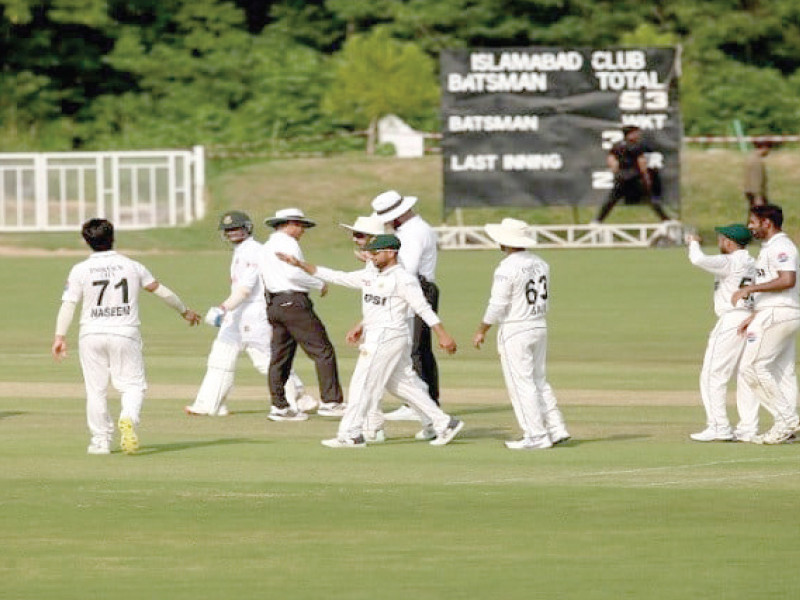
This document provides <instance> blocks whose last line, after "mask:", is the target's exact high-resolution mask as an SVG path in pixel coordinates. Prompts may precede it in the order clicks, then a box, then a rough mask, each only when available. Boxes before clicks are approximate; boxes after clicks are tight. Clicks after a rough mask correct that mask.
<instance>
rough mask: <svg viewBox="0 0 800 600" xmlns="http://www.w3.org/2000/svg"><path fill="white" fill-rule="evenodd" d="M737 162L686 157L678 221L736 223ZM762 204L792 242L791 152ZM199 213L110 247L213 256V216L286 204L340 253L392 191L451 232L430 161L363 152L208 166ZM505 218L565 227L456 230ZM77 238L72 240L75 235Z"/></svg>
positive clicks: (57, 244)
mask: <svg viewBox="0 0 800 600" xmlns="http://www.w3.org/2000/svg"><path fill="white" fill-rule="evenodd" d="M743 161H744V155H743V154H741V153H740V152H738V151H733V150H721V149H712V150H699V149H687V150H685V151H684V153H683V157H682V164H683V173H682V186H683V189H682V197H683V207H682V215H681V218H682V220H683V221H684V222H685V223H687V224H691V225H693V226H695V227H698V228H699V229H700V231H701V233H703V234H704V235H705V236H706V237H707V238H709V239H712V238H713V227H714V225H717V224H719V223H728V222H733V221H741V220H744V219H746V205H745V201H744V199H743V198H742V195H741V192H740V189H741V188H740V185H741V184H740V179H741V172H742V164H743ZM767 162H768V168H769V174H770V190H771V197H772V199H773V201H774V202H777V203H779V204H781V205H782V206H783V207H784V209H785V212H786V215H787V219H786V221H787V223H786V228H787V230H788V231H789V233H790V234H792V235H795V236H797V235H800V221H799V220H797V219H796V218H793V216H794V215H797V213H798V210H800V200H798V199H797V198H796V195H795V194H794V190H796V189H797V188H798V187H800V171H798V170H797V169H796V168H795V165H796V164H798V162H800V151H798V150H794V149H792V150H780V151H777V152H774V153H773V154H771V155H770V156H769V157H768V159H767ZM208 181H209V185H208V215H207V217H206V219H205V221H204V222H201V223H196V224H194V225H192V226H189V227H180V228H175V229H160V230H152V231H137V232H125V233H122V234H120V236H119V243H120V247H124V248H128V249H137V250H202V249H209V250H210V249H219V248H220V247H221V246H220V244H221V242H220V240H219V238H218V237H217V236H216V234H215V231H214V230H215V229H216V222H217V218H218V216H219V214H221V213H222V212H224V211H225V210H228V209H231V208H237V209H241V210H245V211H247V212H248V213H249V214H250V215H251V217H253V219H254V220H255V221H256V223H257V230H256V235H257V237H259V238H264V237H266V236H267V235H268V231H267V229H266V228H265V227H264V226H263V225H262V221H263V219H264V218H265V217H267V216H270V215H272V214H274V212H275V210H277V209H279V208H285V207H289V206H297V207H300V208H302V209H303V210H304V211H305V213H306V214H307V215H309V216H310V217H311V218H313V219H315V220H316V221H317V222H318V223H319V228H318V229H316V230H314V231H313V233H310V234H309V235H308V236H307V237H306V238H304V240H303V243H304V245H306V246H307V247H309V248H315V247H327V246H331V245H332V246H334V247H341V248H343V247H345V246H347V245H348V244H349V240H348V239H347V237H346V236H345V235H340V233H342V232H343V230H341V229H339V227H338V223H342V222H352V221H353V220H354V219H355V217H356V216H357V215H360V214H367V213H368V212H371V209H370V200H371V199H372V197H373V196H375V195H376V194H378V193H380V192H381V191H384V190H386V189H392V188H394V189H397V190H399V191H401V192H403V193H405V194H411V195H416V196H418V197H419V198H420V203H419V204H418V207H419V210H420V212H421V213H422V215H423V216H424V217H425V218H426V219H428V220H429V221H430V222H431V223H432V224H440V223H447V224H451V225H452V224H455V216H454V215H453V214H449V215H444V211H443V202H442V165H441V158H440V157H438V156H426V157H424V158H420V159H397V158H392V157H378V156H373V157H369V156H366V155H363V154H346V155H337V156H334V157H329V158H308V159H293V160H275V161H261V162H241V161H240V162H238V163H236V162H232V161H227V162H219V161H218V162H212V163H211V165H210V168H209V173H208ZM595 210H596V208H594V207H583V208H581V209H579V210H578V213H577V216H578V222H580V223H587V222H588V221H589V220H590V219H591V218H592V216H593V215H594V212H595ZM505 216H515V217H518V218H521V219H524V220H526V221H528V222H530V223H541V224H544V223H573V222H575V220H574V214H573V210H572V208H569V207H553V208H539V209H517V208H496V209H488V208H487V209H469V210H464V211H463V212H462V218H463V221H464V223H466V224H475V225H481V224H483V223H486V222H490V221H497V220H499V219H501V218H503V217H505ZM654 219H655V216H654V214H653V213H652V211H650V209H649V208H647V207H637V206H633V207H625V206H618V207H617V208H616V209H615V210H614V212H613V213H611V216H610V218H609V222H623V223H624V222H628V223H633V222H652V221H653V220H654ZM76 233H77V232H76ZM82 244H83V242H82V241H81V240H80V237H79V236H78V235H76V234H64V233H58V234H28V233H26V234H0V245H5V246H8V245H12V246H21V247H38V248H48V249H57V248H71V249H81V248H82V247H83V245H82Z"/></svg>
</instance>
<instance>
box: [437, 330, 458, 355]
mask: <svg viewBox="0 0 800 600" xmlns="http://www.w3.org/2000/svg"><path fill="white" fill-rule="evenodd" d="M439 348H441V349H442V350H444V351H445V352H447V353H448V354H455V353H456V341H455V340H454V339H453V338H452V337H451V336H450V334H449V333H445V334H443V335H440V336H439Z"/></svg>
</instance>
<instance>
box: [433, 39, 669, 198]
mask: <svg viewBox="0 0 800 600" xmlns="http://www.w3.org/2000/svg"><path fill="white" fill-rule="evenodd" d="M440 67H441V68H440V72H441V87H442V154H443V166H444V204H445V209H448V208H459V207H477V206H521V207H525V206H531V207H533V206H548V205H567V206H570V205H571V206H581V205H598V204H601V203H602V202H603V200H604V199H605V198H606V196H607V195H608V192H609V190H610V189H611V186H612V174H611V171H610V170H609V169H608V167H607V166H606V155H607V154H608V151H609V150H610V149H611V146H612V145H613V144H614V143H616V142H618V141H619V140H621V139H622V127H623V126H624V125H636V126H638V127H640V128H641V129H642V137H643V142H644V144H645V146H646V148H647V159H648V165H649V167H650V168H654V169H658V170H659V173H660V175H661V182H662V190H663V193H662V202H663V203H664V204H665V205H666V206H669V207H672V208H673V209H674V210H676V211H678V210H679V206H680V164H679V158H680V147H681V136H682V131H683V129H682V125H681V120H680V111H679V106H678V87H677V80H678V76H679V73H680V57H679V53H678V50H677V49H675V48H622V49H618V48H611V49H589V48H549V47H530V48H491V49H467V50H444V51H442V53H441V56H440Z"/></svg>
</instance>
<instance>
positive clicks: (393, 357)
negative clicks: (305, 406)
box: [338, 329, 450, 439]
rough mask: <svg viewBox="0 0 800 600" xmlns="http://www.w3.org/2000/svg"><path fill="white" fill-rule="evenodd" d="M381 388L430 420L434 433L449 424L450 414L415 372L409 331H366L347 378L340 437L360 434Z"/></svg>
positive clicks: (379, 396)
mask: <svg viewBox="0 0 800 600" xmlns="http://www.w3.org/2000/svg"><path fill="white" fill-rule="evenodd" d="M384 390H386V391H388V392H389V393H391V394H393V395H394V396H397V398H398V399H400V400H402V401H404V402H405V403H406V404H408V405H409V406H410V407H411V408H412V409H414V410H415V411H417V412H418V413H419V414H420V415H421V416H422V419H423V423H425V422H432V423H433V428H434V429H435V430H436V432H437V433H441V432H442V431H444V429H446V428H447V425H448V424H449V423H450V416H449V415H447V414H446V413H445V412H443V411H442V409H441V408H439V407H438V406H437V405H436V403H434V401H433V400H431V397H430V395H429V393H428V386H427V385H426V384H425V383H424V382H423V381H422V379H420V378H419V375H417V374H416V373H415V372H414V367H413V365H412V364H411V341H410V338H409V335H408V332H407V331H405V330H394V329H382V330H378V331H376V332H375V333H371V332H369V331H367V332H365V339H364V342H363V343H362V344H361V346H360V347H359V354H358V361H357V362H356V367H355V370H354V371H353V376H352V378H351V379H350V387H349V389H348V392H347V408H345V412H344V416H343V417H342V420H341V422H340V423H339V433H338V436H339V438H340V439H349V438H355V437H358V436H359V435H361V434H362V433H363V429H364V423H365V421H366V419H367V414H375V413H376V412H378V411H379V406H378V405H379V403H380V400H381V396H382V395H383V392H384ZM370 421H371V422H370V426H371V427H375V428H378V427H379V424H377V423H373V422H372V419H371V420H370Z"/></svg>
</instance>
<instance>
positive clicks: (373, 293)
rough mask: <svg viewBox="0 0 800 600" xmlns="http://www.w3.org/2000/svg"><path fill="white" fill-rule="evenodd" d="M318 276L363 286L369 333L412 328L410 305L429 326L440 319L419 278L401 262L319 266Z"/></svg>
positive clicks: (364, 312) (354, 286) (366, 326)
mask: <svg viewBox="0 0 800 600" xmlns="http://www.w3.org/2000/svg"><path fill="white" fill-rule="evenodd" d="M316 275H317V277H319V278H320V279H322V280H324V281H328V282H330V283H335V284H336V285H342V286H345V287H349V288H354V289H360V290H361V311H362V314H363V319H362V323H363V325H364V331H365V334H366V335H368V336H369V335H370V334H374V333H375V332H376V331H379V330H381V329H397V330H401V331H404V332H406V333H407V332H408V331H409V320H408V314H409V309H410V310H412V311H413V312H414V313H416V314H418V315H419V316H420V318H422V320H423V321H425V323H426V324H427V325H428V326H429V327H433V326H434V325H436V324H438V323H440V322H441V320H440V319H439V317H438V316H437V315H436V313H435V312H434V311H433V309H432V308H431V305H430V304H428V301H427V300H426V299H425V296H424V295H423V294H422V288H421V287H420V285H419V280H417V278H416V277H414V276H413V275H411V274H410V273H409V272H408V271H406V270H405V269H404V268H403V267H401V266H400V265H394V266H392V267H389V268H388V269H385V270H383V271H378V270H377V269H367V268H365V269H361V270H360V271H351V272H344V271H334V270H333V269H328V268H326V267H317V273H316Z"/></svg>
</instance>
